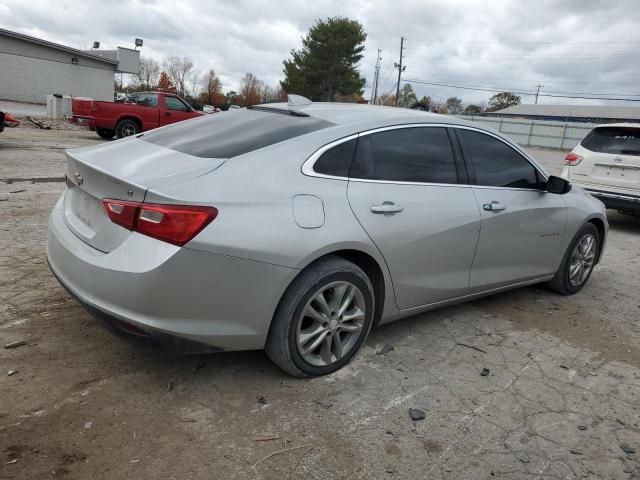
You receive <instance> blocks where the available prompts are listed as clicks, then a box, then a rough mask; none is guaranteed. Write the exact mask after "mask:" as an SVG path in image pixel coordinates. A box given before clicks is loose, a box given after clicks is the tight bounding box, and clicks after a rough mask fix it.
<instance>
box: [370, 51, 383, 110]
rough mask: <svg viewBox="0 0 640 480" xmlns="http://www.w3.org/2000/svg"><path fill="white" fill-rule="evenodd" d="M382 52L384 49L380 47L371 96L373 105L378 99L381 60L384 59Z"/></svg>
mask: <svg viewBox="0 0 640 480" xmlns="http://www.w3.org/2000/svg"><path fill="white" fill-rule="evenodd" d="M381 52H382V50H380V49H378V58H376V70H375V73H374V75H373V92H372V98H371V104H372V105H375V104H376V101H377V100H378V83H379V82H380V60H382V57H381V56H380V53H381Z"/></svg>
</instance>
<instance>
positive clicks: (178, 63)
mask: <svg viewBox="0 0 640 480" xmlns="http://www.w3.org/2000/svg"><path fill="white" fill-rule="evenodd" d="M163 67H164V70H165V71H166V72H167V75H168V76H169V79H170V80H171V82H172V83H173V84H174V85H175V86H176V90H177V91H178V94H180V95H185V94H186V93H187V87H188V82H189V79H190V75H192V74H193V60H191V59H190V58H189V57H178V56H175V55H173V56H170V57H167V58H165V59H164V62H163Z"/></svg>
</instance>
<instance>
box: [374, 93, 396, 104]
mask: <svg viewBox="0 0 640 480" xmlns="http://www.w3.org/2000/svg"><path fill="white" fill-rule="evenodd" d="M378 104H379V105H384V106H385V107H393V106H394V105H395V104H396V96H395V95H380V96H379V97H378Z"/></svg>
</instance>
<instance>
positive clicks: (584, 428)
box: [578, 425, 587, 430]
mask: <svg viewBox="0 0 640 480" xmlns="http://www.w3.org/2000/svg"><path fill="white" fill-rule="evenodd" d="M586 429H587V426H586V425H578V430H586Z"/></svg>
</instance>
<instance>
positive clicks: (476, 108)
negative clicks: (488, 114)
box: [464, 104, 482, 115]
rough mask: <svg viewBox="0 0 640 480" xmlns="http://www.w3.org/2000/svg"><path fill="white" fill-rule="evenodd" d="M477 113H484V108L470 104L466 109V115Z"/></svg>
mask: <svg viewBox="0 0 640 480" xmlns="http://www.w3.org/2000/svg"><path fill="white" fill-rule="evenodd" d="M476 113H482V107H480V106H478V105H473V104H469V105H467V107H466V108H465V109H464V114H465V115H475V114H476Z"/></svg>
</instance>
